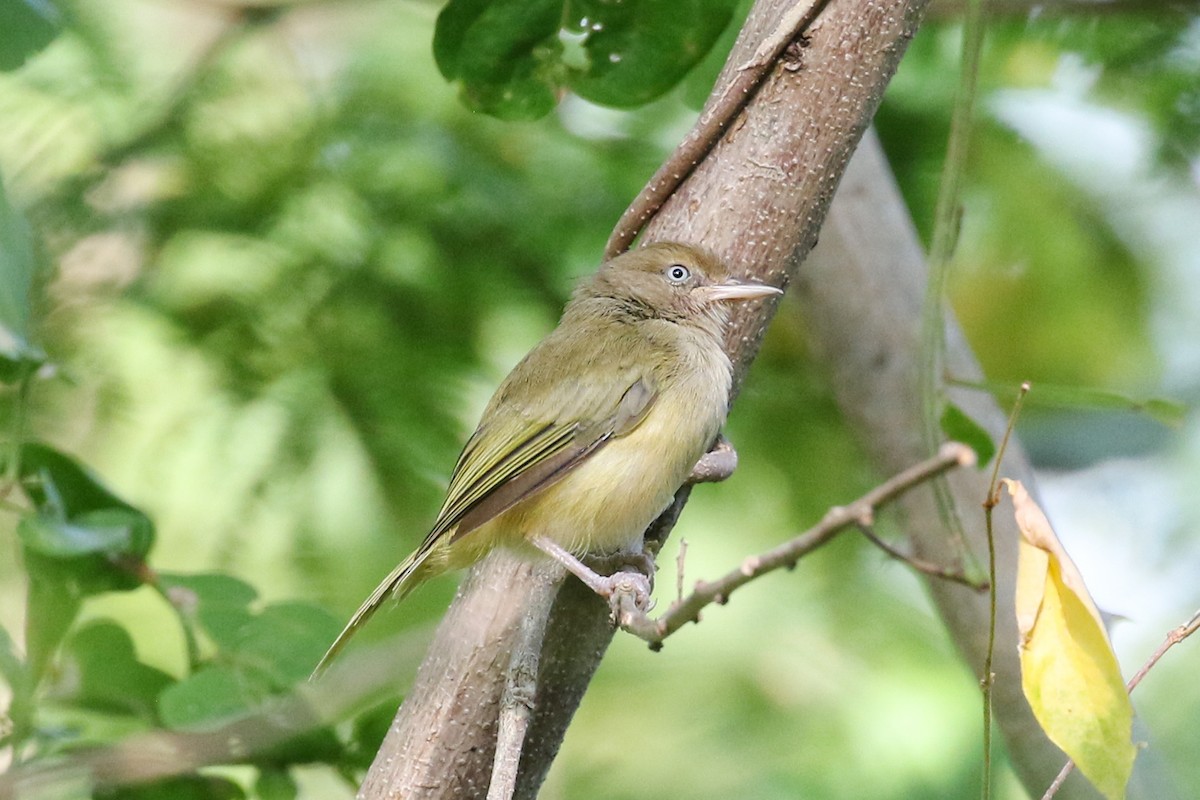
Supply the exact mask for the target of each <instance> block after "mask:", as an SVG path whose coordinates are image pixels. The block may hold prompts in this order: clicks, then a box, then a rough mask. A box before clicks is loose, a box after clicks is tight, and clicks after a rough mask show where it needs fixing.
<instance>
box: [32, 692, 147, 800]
mask: <svg viewBox="0 0 1200 800" xmlns="http://www.w3.org/2000/svg"><path fill="white" fill-rule="evenodd" d="M37 721H38V731H37V733H38V738H37V741H38V747H39V750H38V756H39V758H41V759H45V757H46V756H49V755H57V754H60V753H68V752H72V751H78V750H82V749H87V748H94V747H96V746H103V745H110V744H113V743H114V742H119V741H123V740H126V739H129V738H131V737H133V736H135V735H137V734H139V733H146V732H147V731H150V730H153V726H152V725H150V724H149V723H147V722H146V720H145V719H143V718H141V717H135V716H130V715H127V714H113V713H111V712H109V711H96V710H95V709H91V708H83V707H81V706H78V705H75V704H74V703H70V702H58V700H57V698H53V697H51V698H47V699H45V700H43V701H42V702H41V703H39V704H38V710H37ZM71 796H72V797H75V796H76V795H71Z"/></svg>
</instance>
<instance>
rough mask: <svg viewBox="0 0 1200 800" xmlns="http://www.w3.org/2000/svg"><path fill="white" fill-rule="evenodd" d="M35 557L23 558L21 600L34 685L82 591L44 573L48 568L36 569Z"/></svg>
mask: <svg viewBox="0 0 1200 800" xmlns="http://www.w3.org/2000/svg"><path fill="white" fill-rule="evenodd" d="M39 564H40V561H39V560H38V559H36V558H30V557H29V556H28V555H27V556H26V559H25V566H26V568H27V569H28V570H29V591H28V594H27V598H26V601H25V609H26V610H25V647H26V650H27V656H26V658H27V659H28V662H29V673H30V677H31V680H32V681H33V683H34V685H35V686H36V685H37V683H38V682H39V681H40V680H41V677H42V675H43V674H44V673H45V670H46V665H47V664H49V663H50V659H51V657H53V655H54V651H55V650H57V649H58V644H59V642H61V641H62V639H63V637H64V636H65V635H66V634H67V630H68V629H69V628H70V627H71V623H72V622H74V621H75V615H76V614H78V613H79V606H80V604H81V603H82V600H83V592H82V590H81V589H80V587H79V585H78V583H77V582H75V581H70V580H65V581H64V580H62V579H61V578H60V576H58V575H53V574H51V575H48V574H47V573H48V572H49V570H43V569H39Z"/></svg>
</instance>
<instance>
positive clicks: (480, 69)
mask: <svg viewBox="0 0 1200 800" xmlns="http://www.w3.org/2000/svg"><path fill="white" fill-rule="evenodd" d="M562 13H563V4H562V0H491V1H490V2H484V0H450V2H449V3H447V4H446V7H445V8H443V9H442V11H441V13H440V14H438V19H437V26H436V27H435V28H434V33H433V52H434V58H435V59H436V61H437V64H438V69H440V70H441V71H442V74H443V75H445V76H446V77H447V78H448V79H450V80H458V81H461V83H462V98H463V101H464V102H465V103H466V104H467V105H468V106H470V107H472V108H475V109H477V110H479V111H483V112H486V113H488V114H492V115H494V116H497V117H500V118H502V119H536V118H538V117H542V116H545V115H546V114H547V113H549V112H550V110H551V109H553V108H554V104H555V102H556V101H557V94H556V91H557V88H558V84H559V83H560V81H559V73H560V72H561V65H560V63H559V61H560V56H561V54H562V43H561V42H559V40H558V28H559V22H560V20H561V19H562Z"/></svg>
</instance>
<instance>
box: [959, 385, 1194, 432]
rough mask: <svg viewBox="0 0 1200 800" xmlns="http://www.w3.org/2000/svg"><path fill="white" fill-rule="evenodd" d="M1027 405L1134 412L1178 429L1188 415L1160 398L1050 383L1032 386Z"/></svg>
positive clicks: (1008, 391) (1002, 391)
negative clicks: (1140, 396) (1138, 396)
mask: <svg viewBox="0 0 1200 800" xmlns="http://www.w3.org/2000/svg"><path fill="white" fill-rule="evenodd" d="M953 383H954V385H956V386H964V387H967V388H969V389H980V390H983V391H986V392H991V393H992V394H995V395H997V396H999V397H1012V396H1013V395H1014V394H1015V393H1016V388H1015V387H1013V386H1011V385H1008V384H1003V383H993V382H990V381H954V382H953ZM1025 404H1026V405H1032V406H1057V407H1063V408H1070V409H1082V408H1094V409H1112V410H1114V411H1134V412H1138V413H1141V414H1145V415H1146V416H1148V417H1150V418H1151V419H1152V420H1154V421H1155V422H1158V423H1161V424H1163V425H1166V426H1168V427H1172V428H1178V427H1180V426H1181V425H1182V424H1183V421H1184V419H1185V418H1186V416H1187V413H1188V406H1187V405H1186V404H1184V403H1181V402H1179V401H1178V400H1172V399H1169V398H1162V397H1150V398H1137V397H1131V396H1130V395H1127V394H1122V393H1121V392H1113V391H1109V390H1107V389H1094V388H1091V387H1087V386H1063V385H1061V384H1052V383H1040V382H1039V383H1035V384H1033V389H1032V391H1030V393H1029V396H1028V397H1027V398H1026V400H1025Z"/></svg>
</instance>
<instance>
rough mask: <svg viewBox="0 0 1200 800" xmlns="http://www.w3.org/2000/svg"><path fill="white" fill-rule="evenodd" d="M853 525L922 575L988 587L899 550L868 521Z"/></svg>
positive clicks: (974, 587)
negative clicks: (876, 531) (882, 537)
mask: <svg viewBox="0 0 1200 800" xmlns="http://www.w3.org/2000/svg"><path fill="white" fill-rule="evenodd" d="M855 527H857V528H858V531H859V533H861V534H862V535H863V536H865V537H867V540H868V541H869V542H871V544H873V545H875V546H876V547H878V548H879V549H880V550H882V551H883V552H885V553H887V554H888V555H889V556H891V557H892V558H894V559H896V560H897V561H900V562H902V563H904V564H907V565H908V566H910V567H912V568H913V569H915V570H916V571H917V572H920V573H922V574H924V575H930V576H932V577H934V578H942V579H944V580H948V581H953V582H955V583H961V584H962V585H963V586H969V587H971V588H972V589H977V590H979V591H983V590H985V589H987V588H988V586H987V584H980V583H978V582H977V581H975V580H972V579H971V578H969V577H967V576H966V575H965V574H964V573H963V572H962V570H959V569H952V568H950V567H943V566H942V565H941V564H934V563H933V562H931V561H925V560H924V559H920V558H917V557H916V556H912V555H909V554H908V553H902V552H900V551H899V550H897V549H896V548H894V547H892V546H891V545H890V544H888V543H887V542H885V541H884V540H883V539H881V538H879V535H878V534H877V533H875V528H874V526H872V525H871V524H870V523H869V522H858V523H855Z"/></svg>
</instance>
